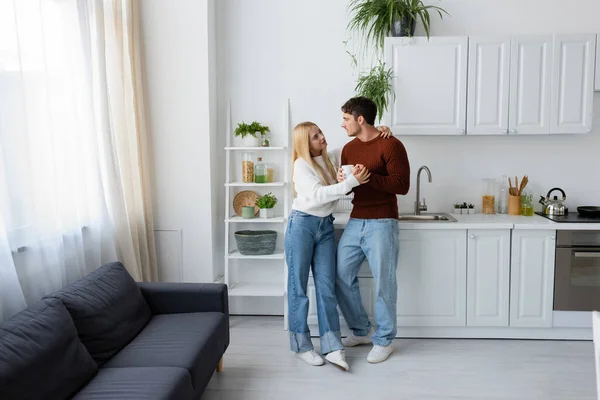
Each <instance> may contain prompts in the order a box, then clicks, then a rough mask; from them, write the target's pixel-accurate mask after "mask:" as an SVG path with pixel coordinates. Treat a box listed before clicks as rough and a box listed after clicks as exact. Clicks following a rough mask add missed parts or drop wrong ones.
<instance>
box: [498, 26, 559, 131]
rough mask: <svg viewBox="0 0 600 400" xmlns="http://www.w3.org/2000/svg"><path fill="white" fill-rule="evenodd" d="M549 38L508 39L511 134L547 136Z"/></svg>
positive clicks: (549, 70)
mask: <svg viewBox="0 0 600 400" xmlns="http://www.w3.org/2000/svg"><path fill="white" fill-rule="evenodd" d="M552 43H553V40H552V36H551V35H540V36H537V35H535V36H513V37H512V40H511V66H510V100H509V102H510V106H509V120H508V130H509V133H510V134H525V135H527V134H544V133H546V134H548V133H550V93H551V83H552V54H553V52H552Z"/></svg>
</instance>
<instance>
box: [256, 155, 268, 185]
mask: <svg viewBox="0 0 600 400" xmlns="http://www.w3.org/2000/svg"><path fill="white" fill-rule="evenodd" d="M257 161H258V162H257V163H256V166H255V167H254V183H267V165H266V164H264V163H263V162H262V157H258V159H257Z"/></svg>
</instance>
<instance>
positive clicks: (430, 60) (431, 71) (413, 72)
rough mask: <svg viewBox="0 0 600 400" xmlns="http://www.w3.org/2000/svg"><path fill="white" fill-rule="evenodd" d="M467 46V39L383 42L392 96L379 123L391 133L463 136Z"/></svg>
mask: <svg viewBox="0 0 600 400" xmlns="http://www.w3.org/2000/svg"><path fill="white" fill-rule="evenodd" d="M467 46H468V38H467V37H432V38H431V39H430V40H429V41H428V40H427V38H424V37H418V38H417V37H415V38H399V37H394V38H391V37H390V38H386V42H385V62H386V66H387V67H391V68H392V70H393V76H394V78H393V82H392V86H393V89H394V92H395V94H396V96H395V99H394V100H393V101H392V102H391V103H390V107H389V109H388V112H387V113H386V115H385V117H384V118H385V120H386V122H387V123H388V124H389V126H390V127H391V129H392V131H393V132H394V133H395V134H398V135H461V134H464V133H465V130H466V126H465V124H466V107H467Z"/></svg>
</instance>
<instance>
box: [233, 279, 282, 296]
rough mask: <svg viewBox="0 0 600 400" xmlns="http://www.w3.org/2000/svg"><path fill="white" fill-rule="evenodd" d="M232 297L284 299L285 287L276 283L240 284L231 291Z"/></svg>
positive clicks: (235, 285)
mask: <svg viewBox="0 0 600 400" xmlns="http://www.w3.org/2000/svg"><path fill="white" fill-rule="evenodd" d="M229 295H230V296H264V297H282V296H283V286H282V285H281V284H276V283H249V282H238V283H235V284H234V285H233V286H232V287H231V289H229Z"/></svg>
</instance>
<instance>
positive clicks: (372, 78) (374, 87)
mask: <svg viewBox="0 0 600 400" xmlns="http://www.w3.org/2000/svg"><path fill="white" fill-rule="evenodd" d="M391 79H392V69H391V68H390V69H385V63H382V62H381V60H379V65H376V66H374V67H373V68H371V70H370V71H369V73H368V74H363V73H361V74H360V76H359V77H358V81H357V82H356V87H355V88H354V91H355V92H356V94H357V95H359V96H365V97H368V98H369V99H371V100H373V102H375V104H376V105H377V118H378V120H379V121H381V117H382V116H383V113H384V112H386V111H387V109H388V104H389V100H390V95H391V96H394V97H395V96H396V94H395V93H394V90H393V88H392V84H391Z"/></svg>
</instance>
